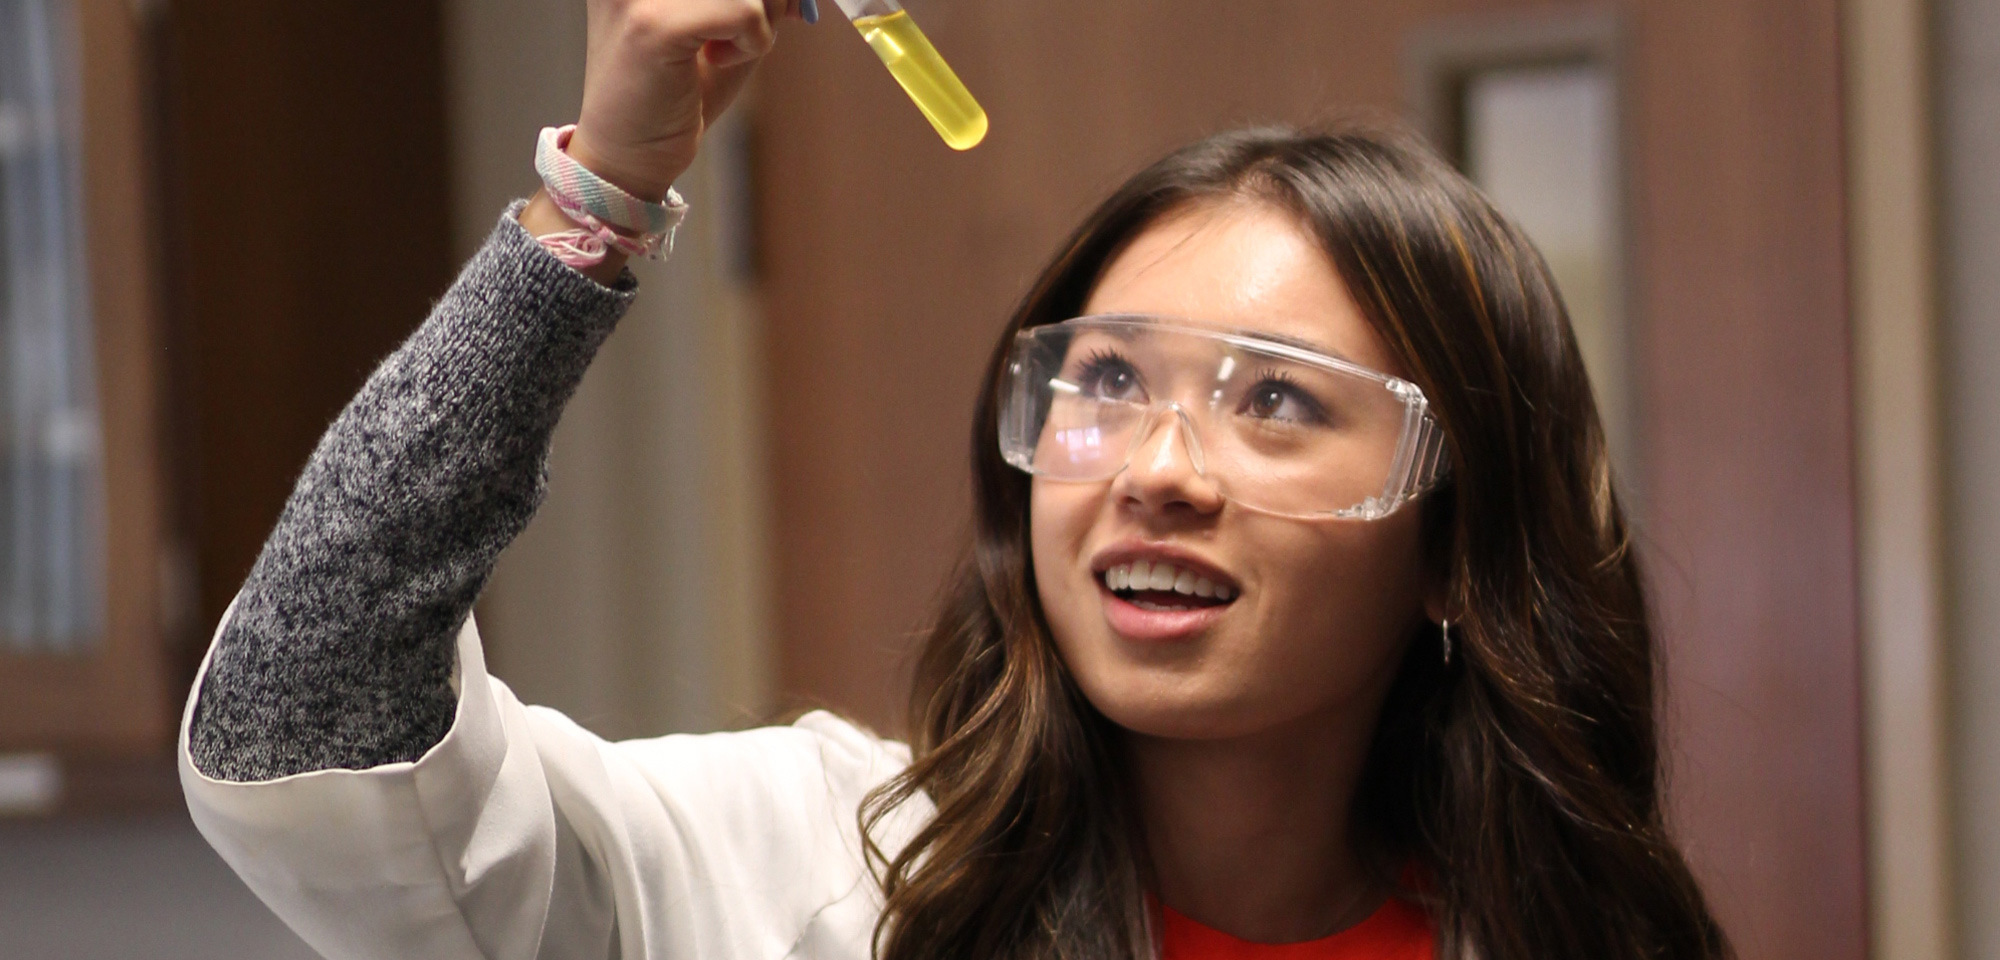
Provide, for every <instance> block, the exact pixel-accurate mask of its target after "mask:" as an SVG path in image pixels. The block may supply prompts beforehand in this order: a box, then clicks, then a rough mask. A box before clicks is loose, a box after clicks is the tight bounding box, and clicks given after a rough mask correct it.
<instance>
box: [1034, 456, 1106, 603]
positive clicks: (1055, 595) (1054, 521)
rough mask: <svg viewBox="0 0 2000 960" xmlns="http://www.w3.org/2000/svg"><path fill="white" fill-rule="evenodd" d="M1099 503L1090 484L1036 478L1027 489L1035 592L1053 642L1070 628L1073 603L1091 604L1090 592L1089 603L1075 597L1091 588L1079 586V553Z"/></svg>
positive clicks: (1095, 487)
mask: <svg viewBox="0 0 2000 960" xmlns="http://www.w3.org/2000/svg"><path fill="white" fill-rule="evenodd" d="M1103 501H1104V492H1103V490H1102V489H1100V487H1099V486H1098V485H1094V484H1078V483H1050V482H1048V481H1045V480H1042V479H1041V478H1039V477H1037V478H1035V481H1034V485H1033V487H1032V488H1031V492H1030V495H1029V499H1028V539H1029V549H1030V552H1031V554H1032V556H1033V559H1034V563H1035V587H1036V591H1037V593H1039V594H1040V596H1041V600H1042V611H1043V613H1044V614H1045V615H1046V616H1047V617H1048V620H1049V625H1050V626H1051V627H1053V628H1055V630H1056V632H1057V634H1058V636H1060V635H1061V634H1062V633H1063V631H1064V629H1065V627H1066V626H1068V625H1070V623H1071V621H1072V619H1073V617H1074V616H1075V613H1076V612H1075V610H1074V609H1073V608H1074V607H1075V606H1076V605H1077V604H1078V603H1079V602H1081V601H1082V600H1084V599H1088V600H1092V601H1094V600H1095V599H1096V597H1095V590H1094V588H1093V589H1092V590H1091V595H1090V596H1089V597H1082V596H1081V594H1083V593H1084V588H1085V587H1090V586H1091V585H1090V584H1089V583H1086V582H1084V581H1085V580H1086V579H1087V578H1086V577H1084V570H1085V566H1086V562H1087V558H1085V557H1084V556H1083V549H1084V543H1085V541H1086V539H1087V538H1088V536H1089V534H1090V528H1091V525H1092V524H1093V523H1095V522H1096V519H1097V513H1098V510H1099V509H1100V508H1101V507H1102V505H1103Z"/></svg>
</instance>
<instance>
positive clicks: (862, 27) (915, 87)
mask: <svg viewBox="0 0 2000 960" xmlns="http://www.w3.org/2000/svg"><path fill="white" fill-rule="evenodd" d="M834 2H835V3H837V4H839V6H840V11H841V12H842V13H845V14H847V19H849V20H851V21H853V22H854V28H855V29H857V30H859V31H861V38H862V39H864V40H866V41H868V46H869V47H870V48H871V49H873V50H874V51H875V55H876V56H878V57H881V58H882V65H883V66H885V67H888V68H889V75H890V76H893V77H895V78H896V82H897V83H900V84H902V85H903V92H904V93H907V94H909V95H910V100H911V102H913V103H915V104H916V105H917V109H918V110H921V111H923V114H924V119H926V120H929V121H930V122H931V126H932V127H934V128H936V129H937V132H938V136H940V137H943V138H944V142H945V145H946V146H949V147H951V148H952V149H953V150H970V149H972V148H973V147H976V146H978V145H979V141H981V140H984V139H986V111H985V110H984V109H983V108H981V107H980V106H979V101H977V100H974V99H972V94H971V93H970V92H968V91H967V90H966V89H965V84H963V83H960V82H959V79H958V74H955V73H953V72H951V67H950V66H949V65H947V64H946V63H945V62H944V58H943V57H940V56H938V52H937V48H936V47H933V46H931V41H930V38H928V37H926V36H924V32H923V31H922V30H919V29H917V22H916V21H915V20H912V19H910V14H909V11H907V10H904V9H903V6H902V4H900V3H897V2H896V0H834Z"/></svg>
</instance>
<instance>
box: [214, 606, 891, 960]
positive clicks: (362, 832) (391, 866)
mask: <svg viewBox="0 0 2000 960" xmlns="http://www.w3.org/2000/svg"><path fill="white" fill-rule="evenodd" d="M225 622H226V617H225ZM457 651H458V663H457V667H456V670H455V674H454V680H455V683H456V686H457V688H458V694H459V697H458V707H457V713H456V715H455V719H454V721H453V725H452V728H451V730H450V732H449V733H447V734H446V736H445V737H444V739H443V740H442V741H440V742H439V743H438V744H437V745H436V746H435V747H433V748H432V749H431V750H430V751H429V752H427V753H426V754H424V755H423V756H422V757H420V758H419V759H417V760H416V761H414V762H405V763H390V764H384V765H381V766H378V767H373V768H369V769H366V770H318V771H312V772H307V773H301V774H295V775H292V776H286V777H281V778H278V779H275V780H268V781H259V782H252V783H239V782H227V781H221V780H216V779H212V778H210V777H207V776H205V775H204V774H202V773H201V772H200V771H199V770H197V769H196V768H195V767H194V765H193V763H192V762H191V761H190V759H189V755H188V752H187V721H186V718H185V717H184V719H183V722H182V730H181V747H180V775H181V782H182V787H183V789H184V791H185V793H186V796H187V800H188V807H189V811H190V813H191V814H192V816H193V818H194V822H195V824H196V826H197V827H198V828H199V829H200V830H201V832H202V834H203V836H205V837H206V838H207V839H208V841H209V842H210V843H211V844H212V845H213V846H214V847H215V849H216V851H217V852H218V853H220V854H221V856H222V858H223V859H224V860H225V861H226V862H228V863H229V865H230V866H231V867H232V868H234V869H235V870H236V872H237V873H238V874H239V875H240V876H241V877H242V878H243V880H244V881H245V882H246V883H247V884H248V885H249V886H250V888H251V889H252V890H253V891H255V892H256V894H257V895H258V896H259V897H260V898H262V899H263V901H264V902H265V903H266V904H267V905H268V906H269V907H270V908H271V909H272V910H273V911H274V912H276V913H277V915H278V916H279V917H280V918H282V919H283V920H284V921H285V922H286V923H287V924H289V925H290V926H291V927H292V929H293V930H295V931H296V932H297V933H298V934H299V936H300V937H301V938H303V939H304V940H305V941H306V942H307V943H308V944H309V945H311V946H312V947H313V948H314V949H316V950H318V951H320V952H321V953H322V954H324V955H325V956H326V957H328V958H329V960H349V958H355V960H360V958H370V960H373V958H391V957H394V958H403V957H425V958H434V960H460V958H463V960H473V958H481V960H503V958H504V960H516V958H519V960H528V958H534V957H576V956H584V957H606V956H611V957H621V958H626V960H641V958H647V960H677V958H686V960H694V958H701V960H711V958H743V960H752V958H754V960H781V958H783V957H785V956H786V955H787V954H789V953H792V952H793V951H794V949H795V948H796V947H797V946H798V945H799V944H800V943H802V942H805V941H806V940H808V939H810V940H811V941H812V942H813V943H816V944H819V943H827V942H832V943H837V944H844V945H845V949H844V950H842V951H839V952H842V953H849V954H851V955H852V956H854V957H855V958H856V960H860V958H865V957H866V956H867V949H866V948H867V934H868V933H869V932H870V931H871V929H872V917H873V916H874V915H875V913H876V912H878V911H879V906H878V904H879V899H878V898H879V894H878V893H877V892H876V890H875V886H874V883H873V882H872V880H870V879H869V876H868V872H867V870H866V867H865V866H864V862H863V860H862V857H861V841H860V832H859V828H858V826H857V825H856V822H855V813H856V811H857V809H858V807H859V805H860V803H861V800H862V798H863V797H864V796H865V794H866V793H867V792H868V790H869V789H871V788H872V787H874V786H875V785H877V784H879V783H881V782H882V781H883V780H885V779H887V778H888V777H890V776H892V775H894V774H895V773H896V772H898V771H899V770H900V769H901V768H902V767H903V766H904V765H905V764H906V763H907V762H908V754H907V752H906V751H905V750H904V749H903V748H902V747H901V746H900V745H898V744H893V743H889V742H886V741H883V740H880V739H878V738H876V737H874V736H872V735H869V734H866V733H864V732H862V731H861V730H859V729H857V728H856V727H854V726H853V725H852V724H850V723H847V722H846V721H842V720H839V719H837V718H834V717H832V716H831V715H828V714H825V713H816V714H811V715H808V716H807V717H806V718H804V719H802V720H801V721H800V722H799V723H797V724H794V725H792V726H789V727H773V728H765V729H759V730H752V731H747V732H743V733H730V734H708V735H699V736H690V735H677V736H670V737H661V738H657V739H653V740H641V741H628V742H623V743H611V742H608V741H605V740H602V739H600V738H598V737H596V736H595V735H593V734H591V733H589V732H588V731H585V730H584V729H582V728H581V727H579V726H577V725H576V724H575V723H573V722H571V721H570V720H569V719H568V718H566V717H564V716H563V715H561V714H560V713H558V712H556V711H553V710H547V709H544V708H539V707H528V706H524V705H523V704H521V703H520V702H519V701H518V700H517V699H515V697H514V695H513V693H512V692H511V691H510V690H509V689H508V688H507V687H506V685H505V684H503V683H501V682H500V681H498V680H496V679H494V678H492V677H490V676H488V675H487V674H486V671H485V665H484V660H483V657H482V654H481V650H480V644H479V637H478V631H477V627H476V626H475V625H474V623H473V622H472V621H471V619H470V618H468V620H467V622H466V624H465V625H464V627H463V628H462V629H461V630H460V632H459V636H458V639H457ZM206 666H207V665H206V663H204V664H203V671H204V672H205V671H206ZM194 689H195V690H196V691H197V692H198V691H199V690H200V689H201V680H200V678H199V677H197V679H196V682H195V688H194ZM193 708H194V703H193V699H192V698H191V699H190V702H189V705H188V710H187V714H186V716H192V714H193ZM912 814H915V815H918V816H921V813H920V812H914V811H905V812H904V813H903V814H902V816H901V817H900V818H899V820H898V822H913V821H911V820H910V817H911V816H912ZM906 832H907V831H903V830H900V828H899V832H898V834H897V835H898V836H901V835H903V834H904V833H906ZM891 842H892V844H893V843H895V842H897V841H895V840H892V841H891ZM892 849H893V847H892ZM832 923H841V924H845V925H846V926H845V928H843V929H839V930H833V931H829V930H827V929H825V927H826V926H827V925H828V924H832ZM816 924H817V925H818V926H817V927H816V926H815V925H816ZM809 934H811V936H810V937H809V936H808V935H809Z"/></svg>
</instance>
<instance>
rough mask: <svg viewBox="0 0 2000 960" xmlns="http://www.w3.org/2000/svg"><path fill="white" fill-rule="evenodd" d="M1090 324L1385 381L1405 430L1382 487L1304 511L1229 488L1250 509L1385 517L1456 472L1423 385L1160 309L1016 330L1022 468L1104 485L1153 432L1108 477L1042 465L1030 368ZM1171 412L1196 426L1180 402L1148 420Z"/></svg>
mask: <svg viewBox="0 0 2000 960" xmlns="http://www.w3.org/2000/svg"><path fill="white" fill-rule="evenodd" d="M1088 329H1099V330H1113V331H1115V330H1118V329H1125V330H1131V331H1143V332H1165V333H1169V334H1175V335H1186V336H1192V337H1197V338H1201V339H1206V340H1210V341H1214V342H1216V343H1218V344H1221V345H1224V346H1226V347H1228V348H1231V349H1234V350H1238V351H1241V352H1243V353H1247V354H1251V355H1260V354H1261V355H1265V356H1269V357H1273V358H1276V359H1279V360H1284V361H1289V362H1292V363H1298V364H1304V365H1307V366H1312V367H1318V368H1320V369H1323V370H1327V371H1330V372H1333V373H1337V374H1342V375H1345V376H1349V377H1355V378H1358V379H1361V380H1365V381H1372V382H1373V383H1376V384H1378V385H1380V387H1381V388H1382V389H1383V390H1385V391H1387V392H1388V393H1389V394H1390V396H1391V397H1392V398H1393V399H1394V400H1395V401H1397V402H1398V403H1399V404H1400V405H1401V406H1402V410H1403V423H1402V428H1401V433H1400V435H1399V437H1398V438H1397V441H1396V445H1395V452H1394V453H1393V454H1392V456H1391V457H1390V460H1389V463H1388V469H1387V475H1386V476H1385V478H1384V480H1383V484H1382V488H1381V490H1380V491H1379V492H1377V493H1375V494H1371V495H1369V496H1367V497H1365V498H1364V499H1363V500H1362V501H1361V502H1359V503H1357V504H1354V505H1352V506H1348V507H1341V508H1330V509H1326V510H1320V511H1310V512H1303V513H1302V512H1292V511H1285V510H1277V509H1272V508H1270V507H1265V506H1259V505H1256V504H1253V503H1246V502H1244V501H1243V500H1241V499H1238V498H1237V497H1234V496H1230V495H1228V493H1227V492H1225V494H1224V495H1225V497H1226V498H1227V499H1228V500H1229V501H1230V502H1232V503H1235V504H1237V505H1239V506H1242V507H1244V508H1246V509H1249V510H1254V511H1257V512H1259V513H1267V514H1272V515H1275V516H1281V517H1291V518H1295V519H1306V520H1312V519H1354V520H1379V519H1381V518H1383V517H1386V516H1388V515H1390V514H1392V513H1394V512H1395V511H1396V510H1397V509H1398V508H1400V507H1402V506H1403V505H1404V504H1406V503H1409V502H1410V501H1412V500H1416V499H1419V498H1421V497H1422V496H1424V495H1425V494H1427V493H1429V492H1430V491H1431V490H1433V489H1435V488H1436V487H1437V486H1438V485H1439V484H1440V483H1442V482H1443V481H1444V480H1445V479H1446V478H1447V477H1449V476H1450V468H1451V464H1450V457H1449V455H1448V453H1447V452H1446V450H1445V442H1444V441H1445V436H1444V427H1443V424H1441V423H1440V422H1439V421H1438V419H1437V417H1436V415H1435V414H1433V413H1432V412H1431V409H1430V400H1429V398H1427V397H1425V396H1424V392H1423V390H1422V389H1421V388H1419V387H1418V386H1417V385H1416V384H1414V383H1411V382H1409V381H1408V380H1404V379H1403V378H1401V377H1396V376H1392V375H1390V374H1386V373H1383V372H1381V371H1379V370H1374V369H1371V368H1368V367H1364V366H1362V365H1360V364H1358V363H1355V362H1353V361H1351V360H1347V359H1344V358H1342V357H1336V356H1330V355H1328V354H1325V353H1321V352H1319V351H1317V350H1312V349H1308V348H1305V347H1300V346H1296V345H1294V344H1291V343H1287V342H1283V341H1279V340H1273V339H1271V338H1269V337H1268V336H1264V335H1260V334H1258V333H1256V332H1254V331H1248V330H1218V329H1214V328H1211V327H1201V326H1194V325H1191V324H1190V323H1188V321H1187V320H1186V319H1185V318H1181V317H1173V316H1164V315H1154V314H1088V315H1085V316H1080V317H1072V318H1070V319H1068V320H1063V321H1060V322H1058V323H1047V324H1040V325H1037V326H1033V327H1027V328H1024V329H1022V330H1020V331H1018V332H1017V333H1016V334H1015V335H1014V342H1013V344H1012V345H1011V346H1010V348H1009V351H1008V358H1007V365H1006V367H1005V368H1004V369H1003V371H1002V376H1001V381H1000V390H1001V397H1000V400H1001V403H1000V417H999V421H1000V423H999V440H1000V455H1001V457H1002V459H1004V460H1006V462H1007V463H1008V464H1009V465H1010V466H1012V467H1014V468H1015V469H1017V470H1020V471H1022V472H1023V473H1027V474H1030V475H1033V476H1039V477H1043V478H1045V479H1048V480H1051V481H1054V482H1059V483H1102V482H1104V481H1107V480H1110V479H1112V478H1114V477H1116V476H1118V475H1119V474H1121V473H1123V472H1124V471H1125V470H1126V469H1128V468H1129V467H1130V466H1131V462H1132V451H1133V450H1135V449H1137V448H1138V447H1139V446H1140V445H1141V444H1140V442H1139V441H1140V438H1141V437H1142V436H1146V435H1150V433H1149V432H1140V433H1135V434H1134V436H1133V438H1132V439H1131V441H1130V446H1128V447H1127V448H1126V450H1125V452H1124V457H1123V459H1122V460H1120V461H1119V462H1118V466H1117V468H1116V469H1115V470H1112V471H1111V472H1110V473H1108V474H1106V475H1104V476H1101V477H1096V476H1093V477H1087V478H1086V477H1075V478H1072V477H1061V476H1054V475H1051V474H1049V473H1047V472H1042V471H1037V470H1036V469H1035V466H1034V458H1035V452H1036V449H1037V447H1038V445H1039V442H1040V438H1041V430H1042V427H1043V425H1044V423H1045V421H1046V419H1047V417H1048V413H1049V410H1048V406H1049V404H1048V400H1047V398H1046V396H1045V395H1044V391H1043V390H1042V389H1041V387H1040V385H1038V384H1034V383H1031V382H1029V377H1030V375H1031V370H1032V369H1033V368H1034V367H1035V366H1037V360H1036V354H1037V353H1038V352H1043V351H1046V350H1047V347H1046V346H1045V345H1044V344H1045V342H1044V341H1043V340H1042V339H1041V338H1043V337H1045V336H1048V335H1050V334H1052V333H1054V332H1057V331H1063V330H1088ZM1038 407H1039V408H1038ZM1169 410H1171V411H1175V412H1176V413H1178V418H1179V419H1180V420H1181V421H1182V423H1183V426H1182V429H1192V425H1191V424H1188V423H1187V412H1186V408H1185V407H1184V406H1183V405H1182V404H1181V403H1179V402H1178V401H1175V400H1163V399H1152V400H1149V401H1148V402H1147V409H1146V412H1145V414H1144V415H1143V417H1142V421H1141V422H1145V423H1152V422H1155V421H1157V419H1158V418H1159V416H1160V414H1161V413H1162V412H1163V411H1169ZM1197 449H1198V446H1197ZM1188 455H1189V457H1190V462H1191V464H1192V465H1193V466H1194V468H1195V471H1196V473H1197V474H1200V475H1203V476H1207V471H1206V470H1205V469H1204V466H1203V464H1202V458H1201V455H1200V454H1199V453H1198V452H1196V449H1190V450H1189V451H1188Z"/></svg>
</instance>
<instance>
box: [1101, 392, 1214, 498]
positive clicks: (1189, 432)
mask: <svg viewBox="0 0 2000 960" xmlns="http://www.w3.org/2000/svg"><path fill="white" fill-rule="evenodd" d="M1126 457H1127V459H1126V466H1125V469H1124V470H1123V471H1120V472H1119V474H1118V477H1117V480H1116V483H1115V485H1114V490H1113V492H1114V493H1116V494H1117V495H1118V496H1119V497H1120V498H1121V499H1124V500H1129V501H1132V502H1135V503H1138V504H1140V505H1143V506H1145V507H1147V508H1150V509H1156V510H1157V509H1164V508H1166V507H1168V506H1171V505H1173V504H1177V503H1179V504H1186V505H1187V506H1189V507H1191V508H1193V509H1194V510H1196V511H1198V512H1201V513H1210V512H1213V511H1215V510H1218V509H1221V507H1222V491H1221V490H1220V489H1218V488H1217V487H1216V485H1215V480H1214V478H1213V477H1211V476H1209V475H1208V473H1207V470H1206V462H1205V457H1204V456H1203V453H1202V449H1201V439H1200V437H1199V436H1198V435H1197V434H1196V432H1195V428H1194V419H1193V418H1192V417H1190V416H1189V415H1188V412H1187V410H1185V409H1184V408H1182V407H1181V405H1180V404H1178V403H1169V404H1167V406H1166V408H1165V409H1163V410H1161V411H1160V412H1159V413H1158V414H1157V415H1155V416H1154V417H1153V418H1152V420H1151V421H1150V422H1148V423H1147V424H1146V425H1145V426H1144V427H1142V428H1141V430H1140V432H1139V434H1138V435H1137V436H1135V437H1133V438H1132V450H1131V452H1130V453H1128V454H1127V455H1126Z"/></svg>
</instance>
